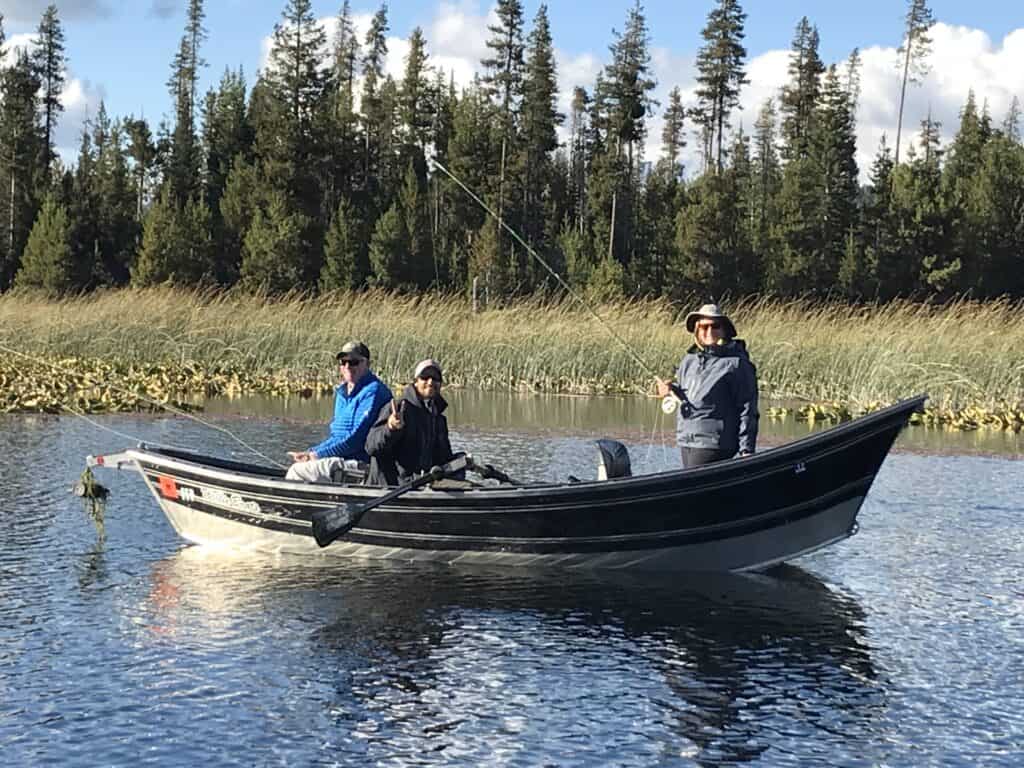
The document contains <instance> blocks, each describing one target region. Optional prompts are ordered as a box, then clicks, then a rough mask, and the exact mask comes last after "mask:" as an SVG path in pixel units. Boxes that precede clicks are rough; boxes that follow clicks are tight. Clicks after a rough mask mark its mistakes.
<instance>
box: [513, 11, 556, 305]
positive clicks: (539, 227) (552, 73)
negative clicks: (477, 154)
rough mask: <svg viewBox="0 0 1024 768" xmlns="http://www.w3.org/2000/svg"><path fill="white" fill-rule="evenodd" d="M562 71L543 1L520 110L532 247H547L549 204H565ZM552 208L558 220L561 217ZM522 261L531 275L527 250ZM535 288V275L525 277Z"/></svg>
mask: <svg viewBox="0 0 1024 768" xmlns="http://www.w3.org/2000/svg"><path fill="white" fill-rule="evenodd" d="M557 104H558V74H557V72H556V70H555V53H554V48H553V44H552V40H551V28H550V26H549V23H548V16H547V6H546V5H543V4H542V5H541V6H540V8H539V9H538V11H537V15H536V16H535V17H534V19H533V29H532V30H531V31H530V34H529V37H528V38H527V56H526V69H525V72H524V76H523V100H522V107H521V110H520V136H521V153H520V156H519V159H518V162H517V165H518V166H519V167H518V169H517V174H516V175H517V176H519V177H520V178H521V179H522V205H521V210H522V212H523V222H522V232H523V236H524V237H525V239H526V241H527V243H529V244H530V246H531V247H533V248H535V249H536V248H537V247H538V246H540V248H541V250H546V248H547V244H546V243H545V240H546V239H547V238H546V234H547V231H546V227H545V225H546V223H547V220H546V217H545V215H544V213H545V211H544V210H543V209H544V207H545V206H549V207H551V206H554V208H556V209H557V208H560V207H563V206H564V201H560V200H554V199H553V194H552V192H553V190H554V187H555V176H556V174H555V171H554V165H553V163H552V158H551V153H552V152H553V151H554V150H555V149H556V148H557V147H558V127H559V126H560V125H561V124H562V123H563V122H564V121H565V116H564V115H562V114H561V113H560V112H559V111H558V106H557ZM548 213H552V214H553V215H554V216H555V217H556V218H555V221H557V220H558V219H559V218H560V217H559V216H558V214H557V212H556V211H548ZM522 259H523V260H524V262H523V263H522V264H521V265H519V271H520V273H521V274H522V275H524V276H526V275H529V274H530V272H531V269H532V267H533V266H534V265H533V263H532V261H531V260H529V258H528V255H527V254H526V253H523V254H522ZM526 279H527V281H528V283H529V285H526V286H524V289H528V288H532V284H533V282H534V281H533V280H532V279H530V278H526Z"/></svg>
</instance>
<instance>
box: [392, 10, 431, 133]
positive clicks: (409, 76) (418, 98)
mask: <svg viewBox="0 0 1024 768" xmlns="http://www.w3.org/2000/svg"><path fill="white" fill-rule="evenodd" d="M429 75H430V68H429V65H428V64H427V41H426V40H425V39H424V37H423V30H421V29H420V28H419V27H416V28H415V29H413V31H412V34H411V35H409V53H408V55H406V57H405V77H404V78H402V85H401V87H400V88H399V111H400V115H401V127H402V134H403V136H404V138H405V141H406V143H407V144H409V145H411V146H413V147H416V148H417V149H418V150H419V151H420V152H421V153H422V152H424V151H425V149H426V146H427V140H428V138H429V135H430V128H431V126H432V125H433V122H434V105H433V103H432V100H431V83H430V77H429Z"/></svg>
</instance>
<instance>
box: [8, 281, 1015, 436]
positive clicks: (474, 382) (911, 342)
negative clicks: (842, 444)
mask: <svg viewBox="0 0 1024 768" xmlns="http://www.w3.org/2000/svg"><path fill="white" fill-rule="evenodd" d="M730 310H731V315H732V317H733V319H734V321H735V323H736V325H737V326H738V328H739V331H740V335H741V336H742V337H743V338H744V339H746V340H747V343H748V346H749V349H750V351H751V354H752V357H753V358H754V361H755V363H756V364H757V366H758V370H759V373H760V379H761V388H762V392H763V394H764V395H765V396H767V397H774V398H789V399H793V400H797V401H800V402H802V403H805V406H804V413H805V414H806V413H816V414H819V415H820V416H823V417H828V418H842V417H844V416H845V415H848V414H855V413H858V412H860V411H863V410H866V409H870V408H872V407H877V406H878V405H879V404H882V403H887V402H892V401H894V400H896V399H898V398H900V397H903V396H907V395H910V394H914V393H917V392H928V393H929V394H930V395H931V407H930V412H929V415H928V420H929V421H939V422H943V423H950V424H954V425H958V426H961V427H972V426H978V425H981V424H986V425H990V426H1001V427H1009V428H1020V427H1021V426H1022V424H1024V361H1022V360H1021V353H1020V350H1022V349H1024V322H1022V320H1024V307H1022V306H1021V305H1019V304H1011V303H1006V302H995V303H986V304H979V303H975V302H968V301H961V302H957V303H954V304H950V305H946V306H943V307H930V306H923V305H919V304H912V303H906V302H897V303H892V304H888V305H885V306H879V307H866V308H849V307H844V306H838V305H820V304H810V303H806V302H799V301H790V302H778V301H770V300H752V301H744V302H739V303H738V304H734V305H733V306H731V307H730ZM597 312H598V314H600V316H601V317H602V318H603V319H604V320H605V321H606V322H607V323H608V324H609V325H610V326H611V327H612V328H614V329H615V333H616V334H617V335H618V336H620V337H621V338H622V339H623V340H624V341H625V342H626V343H628V344H629V346H630V347H631V348H632V349H633V350H634V351H635V352H636V354H637V355H638V356H639V357H640V358H641V359H642V360H643V361H645V362H646V363H647V365H648V366H649V367H650V368H651V369H652V370H654V371H658V372H661V373H663V374H664V375H666V376H668V375H671V372H672V370H673V369H674V367H675V365H676V364H677V362H678V360H679V357H680V355H681V354H682V352H683V351H684V349H685V347H686V346H687V344H688V343H689V342H688V338H687V336H686V334H685V332H684V331H683V330H682V329H681V327H680V325H679V322H680V319H681V317H682V315H683V314H685V309H680V308H678V307H673V306H671V305H670V304H668V303H666V302H632V303H626V304H623V305H617V306H604V307H598V308H597ZM352 337H355V338H361V339H364V340H366V342H367V343H368V344H369V346H370V348H371V350H372V352H373V355H374V366H375V368H376V369H377V370H378V372H379V373H381V374H382V375H383V377H384V378H385V379H386V380H388V381H389V382H392V383H397V382H400V381H403V380H406V379H407V378H408V376H409V372H410V370H411V368H412V366H413V365H414V364H415V362H416V361H417V360H418V359H420V358H423V357H426V356H427V355H431V356H435V357H437V358H439V359H440V360H441V361H442V363H443V364H444V365H445V373H446V375H447V378H448V380H449V382H450V383H451V384H454V385H464V386H476V387H482V388H501V389H517V390H533V391H546V392H572V393H606V392H641V391H649V389H650V386H649V385H650V378H651V377H650V375H649V374H648V372H647V371H645V370H644V369H643V368H642V367H641V366H640V365H639V364H638V363H637V362H636V360H634V358H633V357H632V356H631V355H630V354H629V353H627V352H626V351H625V350H624V349H623V347H622V345H621V344H620V343H619V342H618V341H616V340H615V339H614V338H612V336H611V335H610V334H609V332H608V331H607V330H606V329H605V328H604V327H602V325H601V324H600V323H598V322H597V321H596V320H595V319H594V318H593V316H592V315H591V314H590V313H589V312H588V311H586V310H585V309H583V308H581V307H579V306H578V305H573V304H570V303H560V304H552V303H545V302H539V301H524V302H522V303H520V304H517V305H515V306H513V307H510V308H507V309H500V310H488V311H484V312H481V313H479V314H474V313H473V312H472V310H471V307H470V306H469V304H468V303H467V302H466V301H465V300H463V299H461V298H452V297H443V298H439V297H435V296H427V297H418V298H408V297H397V296H389V295H381V294H358V295H352V294H338V295H330V296H323V297H318V298H313V299H303V298H285V299H278V300H270V299H266V298H260V297H252V296H246V295H244V294H240V293H229V294H212V293H201V292H185V291H180V290H170V289H167V290H163V289H160V290H146V291H137V290H123V291H117V292H108V293H99V294H95V295H90V296H85V297H81V298H73V299H64V300H61V301H53V300H48V299H45V298H42V297H39V296H35V295H32V294H21V293H16V292H14V293H8V294H5V295H4V296H2V297H0V344H2V345H3V347H4V348H6V350H7V351H5V352H4V355H3V361H4V363H3V365H2V366H0V392H4V393H6V398H7V399H6V408H7V410H32V409H33V408H31V407H19V406H18V402H21V403H25V402H30V401H31V400H32V399H33V398H29V397H25V396H24V394H25V392H28V391H33V392H34V391H36V390H45V389H46V388H47V387H52V386H53V383H52V382H54V381H58V380H62V381H64V384H63V389H62V392H63V395H62V396H64V397H67V396H69V394H70V395H72V396H75V397H80V396H81V394H82V393H83V392H85V391H88V392H90V393H91V396H93V397H102V393H103V387H102V386H101V384H102V383H103V381H108V382H111V383H114V384H115V386H116V387H117V388H118V392H122V393H123V390H125V389H126V388H131V387H135V388H136V391H137V392H138V393H143V392H144V393H148V395H147V396H151V397H157V398H168V397H172V396H174V395H175V394H176V393H185V392H197V391H202V392H207V393H218V392H226V393H231V392H249V391H265V392H276V393H279V394H286V393H303V394H309V393H312V392H316V391H324V392H329V391H330V386H331V382H332V380H333V377H334V375H335V370H334V365H333V356H334V353H335V352H336V350H337V349H338V348H339V346H340V344H341V343H342V342H343V341H344V340H346V339H348V338H352ZM11 350H13V351H15V352H19V353H22V354H24V355H27V356H30V357H31V358H33V359H35V360H45V361H47V363H48V364H45V363H42V362H30V361H29V360H28V358H25V357H20V356H19V355H17V354H12V352H11ZM0 351H3V350H0ZM60 361H63V362H60ZM121 397H122V395H117V396H108V399H110V400H111V401H117V400H119V399H121ZM35 399H37V400H38V399H39V398H35ZM83 402H85V404H87V402H88V401H83ZM811 404H816V406H817V407H814V406H812V405H811ZM137 405H138V403H136V406H137ZM124 406H125V407H132V405H131V404H130V403H125V404H124ZM79 407H85V406H84V405H83V403H79ZM93 410H102V408H93Z"/></svg>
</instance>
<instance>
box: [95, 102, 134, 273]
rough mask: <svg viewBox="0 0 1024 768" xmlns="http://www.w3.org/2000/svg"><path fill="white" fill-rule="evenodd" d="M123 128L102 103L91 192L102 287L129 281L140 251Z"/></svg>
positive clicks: (96, 123)
mask: <svg viewBox="0 0 1024 768" xmlns="http://www.w3.org/2000/svg"><path fill="white" fill-rule="evenodd" d="M124 143H125V134H124V128H123V126H122V124H121V122H120V121H113V122H111V121H110V120H109V119H108V118H107V113H106V108H105V106H104V105H103V103H102V102H101V103H100V108H99V111H98V112H97V115H96V120H95V125H94V131H93V144H94V149H95V153H96V154H95V160H94V164H93V176H94V178H93V183H92V192H93V199H94V204H95V207H94V209H93V210H92V211H91V212H90V215H91V217H92V218H93V219H94V221H95V227H96V239H95V240H94V246H93V281H94V283H95V284H99V285H124V284H125V283H127V282H128V280H129V277H130V272H129V266H130V265H131V262H132V260H133V258H134V255H135V251H136V250H137V245H138V242H137V241H138V237H139V234H140V229H139V222H138V221H137V219H136V218H135V190H134V189H133V185H132V180H131V171H130V169H129V167H128V157H127V152H126V150H125V146H124Z"/></svg>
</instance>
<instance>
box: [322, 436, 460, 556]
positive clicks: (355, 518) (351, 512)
mask: <svg viewBox="0 0 1024 768" xmlns="http://www.w3.org/2000/svg"><path fill="white" fill-rule="evenodd" d="M471 461H472V459H471V458H470V457H469V455H468V454H462V455H459V456H456V457H455V458H454V459H452V460H451V461H449V462H447V463H445V464H442V465H441V466H439V467H431V468H430V470H429V471H428V472H424V473H423V474H422V475H420V476H419V477H416V478H413V479H412V480H410V481H409V482H407V483H405V485H400V486H398V487H397V488H395V489H393V490H391V491H388V492H387V493H385V494H384V495H383V496H378V497H377V498H376V499H374V500H373V501H371V502H368V503H367V504H363V505H362V506H358V507H354V506H353V505H351V504H348V503H346V504H341V505H340V506H337V507H333V508H332V509H322V510H318V511H316V512H314V513H313V516H312V523H313V537H314V538H315V539H316V543H317V544H319V545H320V546H321V547H326V546H327V545H328V544H330V543H331V542H332V541H334V540H335V539H337V538H338V537H339V536H342V535H343V534H345V533H347V532H348V531H350V530H351V529H352V528H354V527H355V526H357V525H358V524H359V521H360V520H361V519H362V517H363V515H365V514H366V513H367V512H369V511H370V510H371V509H373V508H374V507H379V506H380V505H381V504H387V503H388V502H389V501H393V500H394V499H397V498H398V497H399V496H401V495H402V494H403V493H408V492H409V491H414V490H416V489H417V488H421V487H423V486H424V485H426V484H427V483H430V482H433V481H434V480H440V479H441V478H442V477H446V476H448V475H454V474H455V473H456V472H461V471H462V470H464V469H466V467H468V466H469V464H470V462H471Z"/></svg>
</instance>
